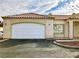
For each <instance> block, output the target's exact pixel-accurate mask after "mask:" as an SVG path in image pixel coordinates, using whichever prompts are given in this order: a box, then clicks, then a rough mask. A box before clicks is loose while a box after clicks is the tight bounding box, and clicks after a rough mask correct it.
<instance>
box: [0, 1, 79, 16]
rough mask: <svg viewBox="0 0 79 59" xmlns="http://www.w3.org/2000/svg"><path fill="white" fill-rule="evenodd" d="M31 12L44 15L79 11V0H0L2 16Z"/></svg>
mask: <svg viewBox="0 0 79 59" xmlns="http://www.w3.org/2000/svg"><path fill="white" fill-rule="evenodd" d="M30 12H31V13H38V14H44V15H47V14H49V13H52V14H57V15H59V14H61V15H69V14H72V13H79V0H0V16H6V15H15V14H21V13H30Z"/></svg>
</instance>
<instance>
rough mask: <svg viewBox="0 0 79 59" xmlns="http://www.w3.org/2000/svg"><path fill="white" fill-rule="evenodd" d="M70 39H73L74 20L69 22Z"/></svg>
mask: <svg viewBox="0 0 79 59" xmlns="http://www.w3.org/2000/svg"><path fill="white" fill-rule="evenodd" d="M69 38H70V39H72V38H73V21H72V20H70V21H69Z"/></svg>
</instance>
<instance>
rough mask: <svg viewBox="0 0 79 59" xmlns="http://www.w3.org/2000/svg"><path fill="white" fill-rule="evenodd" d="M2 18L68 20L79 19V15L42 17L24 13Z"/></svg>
mask: <svg viewBox="0 0 79 59" xmlns="http://www.w3.org/2000/svg"><path fill="white" fill-rule="evenodd" d="M2 18H28V19H29V18H37V19H40V18H44V19H51V18H54V19H68V18H79V14H74V13H73V14H72V15H51V14H49V15H40V14H35V13H23V14H17V15H11V16H3V17H2Z"/></svg>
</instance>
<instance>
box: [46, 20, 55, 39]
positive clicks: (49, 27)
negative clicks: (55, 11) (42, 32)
mask: <svg viewBox="0 0 79 59" xmlns="http://www.w3.org/2000/svg"><path fill="white" fill-rule="evenodd" d="M53 36H54V35H53V20H52V19H48V20H46V38H53Z"/></svg>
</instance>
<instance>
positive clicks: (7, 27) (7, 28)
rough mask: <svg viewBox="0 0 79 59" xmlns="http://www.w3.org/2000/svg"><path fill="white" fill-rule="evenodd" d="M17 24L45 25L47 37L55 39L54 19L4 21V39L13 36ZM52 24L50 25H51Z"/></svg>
mask: <svg viewBox="0 0 79 59" xmlns="http://www.w3.org/2000/svg"><path fill="white" fill-rule="evenodd" d="M17 23H39V24H43V25H45V37H46V38H49V37H50V38H53V31H52V30H53V19H4V25H3V27H4V34H3V38H5V39H10V38H11V34H12V25H13V24H17ZM49 24H50V25H49Z"/></svg>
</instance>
